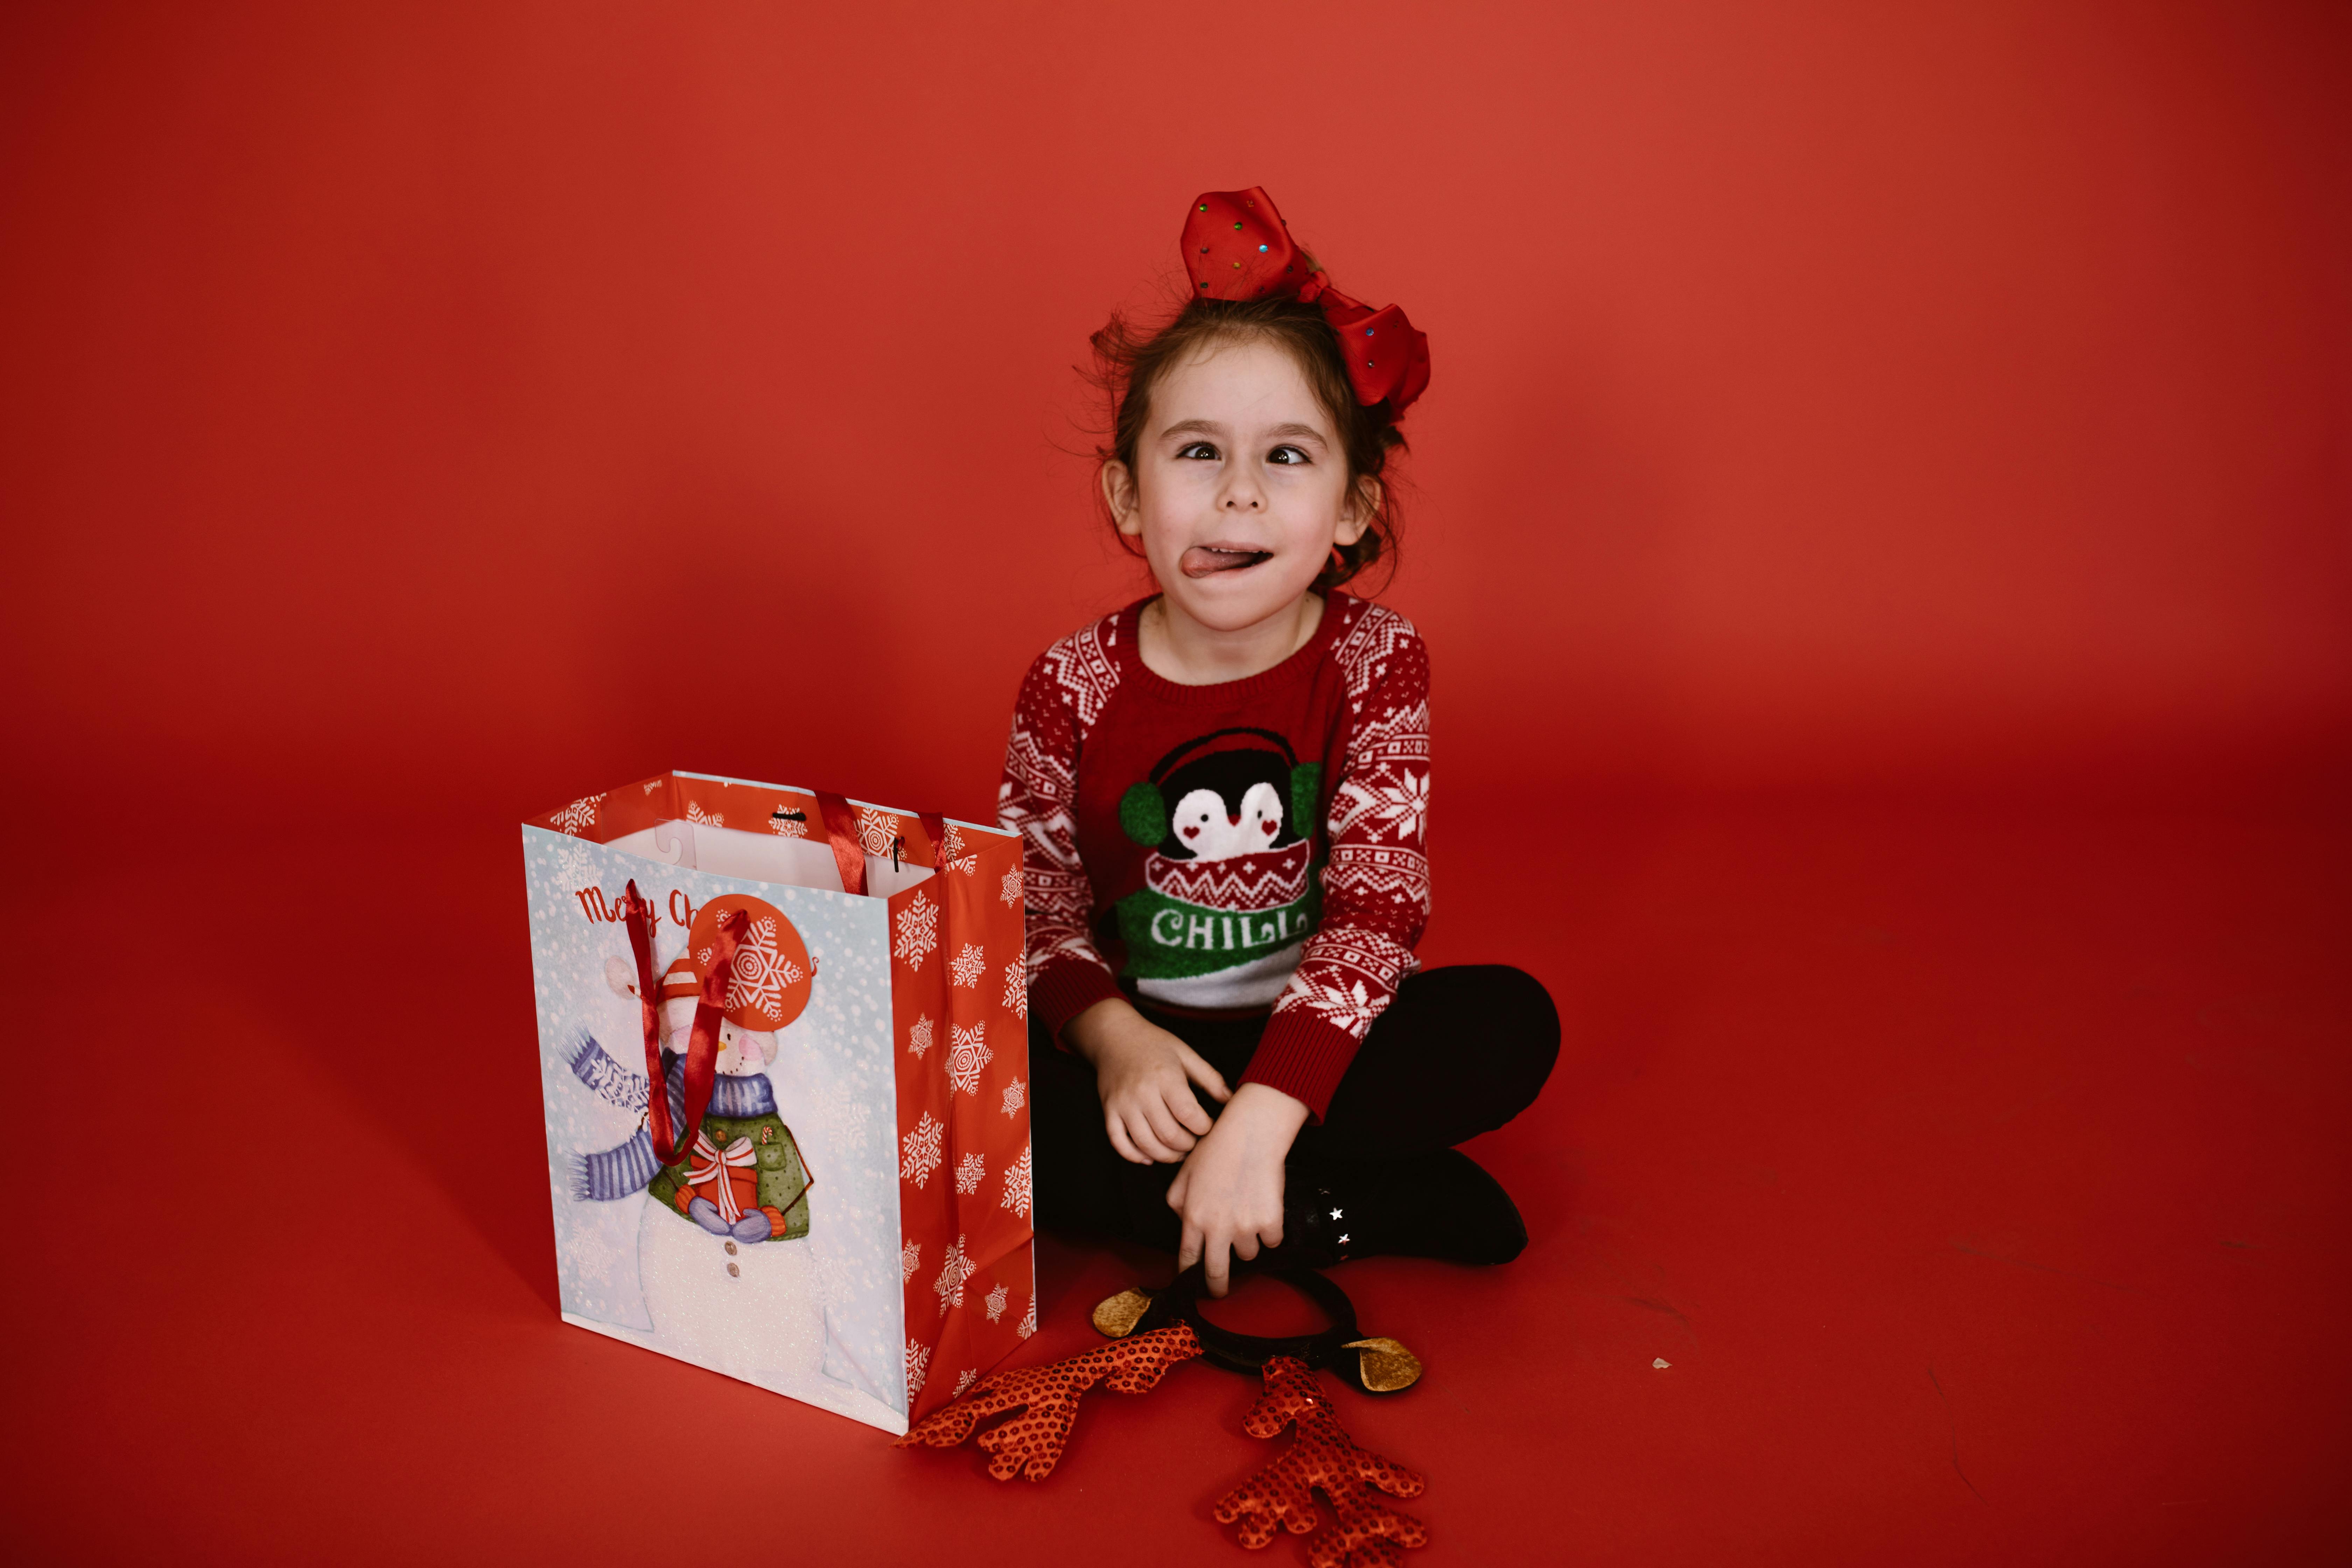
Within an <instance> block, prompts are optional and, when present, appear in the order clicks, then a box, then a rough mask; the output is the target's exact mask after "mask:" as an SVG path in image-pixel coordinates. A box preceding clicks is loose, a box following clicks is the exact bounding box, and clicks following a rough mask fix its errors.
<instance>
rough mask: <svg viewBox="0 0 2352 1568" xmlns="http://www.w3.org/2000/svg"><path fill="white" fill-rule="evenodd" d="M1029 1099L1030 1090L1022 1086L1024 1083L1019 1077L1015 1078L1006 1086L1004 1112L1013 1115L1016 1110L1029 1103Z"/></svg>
mask: <svg viewBox="0 0 2352 1568" xmlns="http://www.w3.org/2000/svg"><path fill="white" fill-rule="evenodd" d="M1028 1100H1029V1091H1028V1090H1027V1089H1024V1088H1023V1087H1022V1083H1021V1080H1020V1079H1017V1078H1016V1079H1013V1081H1012V1082H1011V1083H1008V1084H1006V1085H1005V1086H1004V1114H1005V1115H1007V1116H1010V1115H1012V1114H1013V1112H1014V1111H1016V1110H1020V1109H1021V1108H1022V1106H1024V1104H1026V1103H1028Z"/></svg>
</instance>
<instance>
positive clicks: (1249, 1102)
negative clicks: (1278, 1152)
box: [1217, 1083, 1309, 1152]
mask: <svg viewBox="0 0 2352 1568" xmlns="http://www.w3.org/2000/svg"><path fill="white" fill-rule="evenodd" d="M1236 1114H1238V1115H1239V1116H1240V1118H1241V1120H1242V1121H1243V1122H1244V1123H1246V1124H1248V1127H1249V1128H1250V1130H1251V1131H1259V1130H1263V1131H1265V1132H1267V1133H1269V1134H1271V1135H1273V1136H1275V1137H1278V1138H1279V1139H1280V1140H1281V1142H1282V1147H1283V1149H1284V1151H1285V1152H1287V1151H1288V1150H1289V1148H1290V1145H1291V1143H1292V1142H1293V1141H1295V1140H1296V1139H1297V1136H1298V1131H1299V1129H1301V1128H1303V1127H1305V1126H1306V1125H1307V1117H1308V1114H1309V1113H1308V1111H1307V1103H1306V1101H1304V1100H1299V1099H1298V1098H1297V1097H1296V1096H1294V1095H1288V1094H1285V1093H1284V1092H1283V1091H1282V1090H1280V1089H1276V1088H1274V1087H1273V1086H1272V1085H1271V1084H1263V1083H1245V1084H1243V1085H1242V1086H1241V1087H1240V1088H1239V1089H1234V1097H1233V1099H1232V1100H1228V1101H1226V1103H1225V1108H1224V1110H1222V1111H1221V1112H1219V1113H1218V1116H1217V1121H1218V1124H1219V1125H1220V1126H1222V1125H1223V1124H1224V1123H1225V1122H1226V1121H1231V1120H1233V1118H1234V1116H1235V1115H1236Z"/></svg>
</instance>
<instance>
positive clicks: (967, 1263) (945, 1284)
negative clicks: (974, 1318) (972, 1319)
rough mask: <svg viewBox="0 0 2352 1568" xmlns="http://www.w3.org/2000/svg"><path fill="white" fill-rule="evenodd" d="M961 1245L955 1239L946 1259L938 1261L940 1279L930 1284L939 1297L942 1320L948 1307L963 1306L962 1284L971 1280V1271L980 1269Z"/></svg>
mask: <svg viewBox="0 0 2352 1568" xmlns="http://www.w3.org/2000/svg"><path fill="white" fill-rule="evenodd" d="M963 1243H964V1238H963V1237H961V1236H959V1237H956V1238H955V1245H954V1246H952V1247H949V1248H948V1255H947V1257H945V1258H942V1259H940V1277H939V1278H938V1279H935V1280H933V1281H932V1282H931V1289H934V1290H936V1291H938V1292H939V1295H940V1317H942V1318H944V1317H946V1316H947V1315H948V1309H949V1308H950V1307H961V1306H962V1305H963V1282H964V1281H965V1280H967V1279H971V1276H972V1271H973V1270H974V1269H976V1268H979V1267H980V1266H979V1265H978V1264H976V1263H974V1262H973V1261H972V1260H971V1255H970V1254H968V1253H966V1252H965V1251H964V1249H963Z"/></svg>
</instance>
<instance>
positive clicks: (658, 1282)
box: [571, 894, 824, 1383]
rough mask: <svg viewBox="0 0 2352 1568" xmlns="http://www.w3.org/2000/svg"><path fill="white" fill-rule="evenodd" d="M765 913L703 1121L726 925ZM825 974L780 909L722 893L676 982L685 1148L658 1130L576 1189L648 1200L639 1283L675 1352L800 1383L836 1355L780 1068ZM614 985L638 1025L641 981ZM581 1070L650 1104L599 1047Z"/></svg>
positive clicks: (576, 1180)
mask: <svg viewBox="0 0 2352 1568" xmlns="http://www.w3.org/2000/svg"><path fill="white" fill-rule="evenodd" d="M735 909H740V910H743V911H744V913H745V914H746V915H747V916H748V917H749V919H748V921H747V924H746V930H745V933H744V937H743V939H742V941H741V942H740V944H739V945H738V946H737V948H736V953H735V961H734V965H733V969H732V971H731V980H732V984H731V987H730V994H729V1005H728V1007H727V1009H726V1012H725V1014H724V1015H723V1016H722V1018H721V1021H720V1025H719V1054H718V1058H717V1061H716V1063H715V1067H716V1075H715V1076H714V1078H713V1079H712V1080H711V1091H710V1103H709V1108H708V1109H707V1110H705V1112H704V1114H703V1118H702V1121H701V1124H700V1126H698V1127H695V1128H688V1126H687V1122H686V1048H687V1043H688V1035H689V1033H690V1032H691V1030H692V1028H693V1024H694V1015H695V1008H696V1005H697V998H698V995H699V994H700V992H701V989H702V983H703V978H704V976H705V974H706V973H708V970H709V962H710V956H711V952H712V944H713V942H714V941H715V939H716V936H717V931H718V922H719V918H720V917H721V916H723V915H725V914H727V913H728V912H730V910H735ZM814 979H815V966H814V963H813V962H812V961H811V960H810V958H809V956H808V952H807V950H806V948H805V947H804V946H803V943H802V942H801V939H800V934H799V933H798V932H797V931H794V930H793V926H792V923H791V922H790V921H787V920H786V919H785V918H784V916H783V915H782V912H781V911H779V910H777V909H776V908H775V906H773V905H772V904H769V903H767V902H766V901H764V900H760V899H755V898H751V897H749V896H746V895H742V894H730V895H728V896H726V897H724V898H719V899H714V900H711V901H710V903H709V904H708V905H706V906H704V907H703V909H702V910H699V911H698V913H697V914H696V917H695V920H694V922H693V925H692V927H691V929H690V930H689V931H688V937H687V942H686V951H685V952H682V953H681V954H680V955H679V956H678V957H677V959H676V960H675V961H674V962H673V963H671V964H670V966H669V968H668V970H667V972H665V973H664V974H663V975H662V978H661V981H660V984H659V993H660V994H659V995H658V996H657V997H656V1005H657V1008H658V1016H659V1019H660V1030H661V1037H660V1046H661V1062H662V1076H663V1080H664V1081H663V1089H664V1091H665V1093H666V1094H667V1098H668V1100H669V1112H670V1126H671V1128H672V1129H673V1130H674V1132H675V1134H676V1135H677V1137H679V1138H681V1139H683V1140H685V1142H684V1145H683V1146H682V1147H680V1148H679V1150H678V1158H677V1160H675V1161H674V1162H672V1163H669V1164H667V1165H665V1164H663V1163H661V1161H660V1158H659V1156H658V1155H657V1154H656V1152H655V1151H654V1145H653V1138H652V1134H651V1133H650V1131H648V1130H647V1128H646V1126H645V1125H644V1124H642V1123H641V1124H640V1125H639V1126H638V1128H637V1131H636V1132H635V1135H634V1136H632V1137H631V1138H630V1139H629V1140H628V1142H625V1143H623V1144H621V1145H620V1146H619V1147H617V1148H614V1149H611V1150H607V1151H605V1152H603V1153H597V1154H589V1155H586V1156H583V1158H581V1159H580V1160H578V1161H577V1162H576V1163H575V1166H574V1172H573V1182H572V1195H573V1196H574V1197H575V1198H576V1199H579V1200H582V1201H588V1202H605V1203H609V1202H614V1201H617V1200H619V1199H622V1198H626V1197H630V1196H633V1195H635V1194H638V1193H643V1194H646V1204H645V1206H644V1210H643V1212H642V1214H641V1215H640V1216H639V1219H638V1226H637V1274H638V1280H639V1283H640V1285H641V1287H642V1289H644V1292H645V1301H646V1313H647V1315H648V1316H649V1317H650V1318H651V1319H652V1321H653V1326H654V1334H655V1338H656V1342H657V1343H658V1344H660V1345H661V1346H662V1348H664V1349H667V1350H669V1351H671V1352H674V1353H676V1354H678V1355H681V1356H683V1357H685V1358H686V1359H688V1360H691V1361H696V1362H699V1363H702V1364H703V1365H706V1366H709V1367H711V1368H712V1369H713V1370H715V1371H719V1372H722V1373H727V1374H728V1375H730V1376H735V1377H741V1378H745V1379H747V1380H748V1381H751V1382H759V1383H772V1382H774V1381H776V1380H778V1379H779V1378H782V1379H784V1380H788V1381H791V1380H797V1379H799V1378H800V1377H802V1376H803V1375H805V1374H807V1373H811V1372H813V1371H814V1369H815V1368H816V1366H817V1364H818V1363H819V1361H820V1359H821V1357H822V1353H823V1339H824V1306H823V1302H822V1300H820V1292H819V1290H818V1288H817V1282H816V1279H815V1275H814V1268H813V1267H812V1265H811V1262H810V1260H809V1258H807V1257H806V1255H805V1250H804V1249H803V1248H799V1247H793V1246H792V1245H791V1244H792V1243H793V1242H795V1241H798V1240H801V1239H802V1238H803V1237H806V1236H807V1235H808V1234H809V1227H810V1224H811V1218H810V1205H809V1198H810V1193H811V1190H812V1188H813V1187H814V1184H815V1183H814V1178H813V1177H812V1175H811V1173H810V1172H809V1169H808V1166H807V1163H806V1162H805V1161H804V1159H803V1156H802V1152H801V1147H800V1144H799V1142H797V1141H796V1140H795V1139H794V1138H793V1131H792V1129H791V1128H790V1127H789V1126H787V1125H786V1124H785V1122H784V1121H783V1119H782V1115H781V1114H780V1112H779V1108H778V1104H777V1100H776V1092H775V1087H774V1085H773V1083H772V1081H771V1079H770V1076H769V1069H770V1068H772V1067H773V1066H774V1065H775V1062H776V1058H777V1054H778V1051H779V1045H780V1043H779V1041H778V1038H777V1034H778V1031H780V1030H782V1028H783V1027H784V1026H785V1025H787V1024H789V1023H791V1022H792V1021H793V1019H794V1018H796V1017H798V1016H800V1014H801V1012H802V1011H803V1009H804V1008H805V1007H806V1006H807V1005H808V999H809V994H810V991H811V989H812V986H813V984H814ZM605 981H606V983H607V984H609V985H610V986H611V988H612V989H613V991H614V993H615V994H617V995H618V996H620V997H622V998H623V999H625V1001H626V1002H627V1003H628V1004H629V1013H630V1016H631V1021H632V1022H635V1019H636V1017H637V1016H638V1005H637V1004H638V995H637V980H636V973H635V969H634V968H632V967H631V966H630V965H629V963H627V962H626V961H625V960H623V959H620V958H614V959H611V960H608V961H607V963H606V964H605ZM571 1067H572V1073H573V1075H574V1076H575V1077H577V1078H578V1079H580V1081H581V1082H582V1083H583V1084H584V1085H586V1086H587V1087H588V1088H589V1089H592V1090H594V1091H595V1092H596V1093H597V1094H599V1095H600V1096H602V1097H603V1098H604V1099H605V1100H609V1101H611V1102H613V1103H614V1104H617V1105H620V1106H622V1107H623V1109H625V1110H644V1109H645V1107H646V1079H645V1075H644V1074H643V1073H641V1072H631V1071H630V1070H628V1069H627V1068H625V1067H623V1066H622V1065H621V1064H619V1063H618V1062H616V1061H614V1059H613V1058H612V1057H611V1056H609V1055H608V1054H606V1052H605V1051H604V1047H602V1046H600V1045H599V1044H598V1043H597V1042H596V1041H595V1040H594V1039H593V1038H590V1037H583V1038H582V1040H581V1041H580V1043H579V1045H578V1046H577V1047H575V1048H574V1050H573V1052H572V1058H571Z"/></svg>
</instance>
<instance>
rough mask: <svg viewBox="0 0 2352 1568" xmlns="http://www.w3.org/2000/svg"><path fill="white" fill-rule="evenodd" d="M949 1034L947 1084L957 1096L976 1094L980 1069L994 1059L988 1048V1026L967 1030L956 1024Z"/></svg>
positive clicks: (952, 1026) (980, 1025)
mask: <svg viewBox="0 0 2352 1568" xmlns="http://www.w3.org/2000/svg"><path fill="white" fill-rule="evenodd" d="M949 1032H950V1034H951V1035H952V1036H953V1037H954V1043H953V1044H951V1045H950V1046H949V1047H948V1082H949V1084H950V1086H952V1087H953V1088H954V1089H955V1090H956V1092H957V1093H959V1094H978V1093H979V1092H980V1073H981V1069H982V1068H985V1067H986V1066H987V1065H988V1064H989V1063H990V1062H992V1061H993V1060H995V1059H996V1055H995V1053H994V1052H993V1051H991V1050H990V1049H989V1048H988V1026H987V1024H986V1023H984V1022H983V1023H979V1024H974V1025H973V1026H971V1028H969V1029H967V1028H965V1027H963V1026H961V1024H957V1025H951V1026H950V1030H949Z"/></svg>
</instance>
